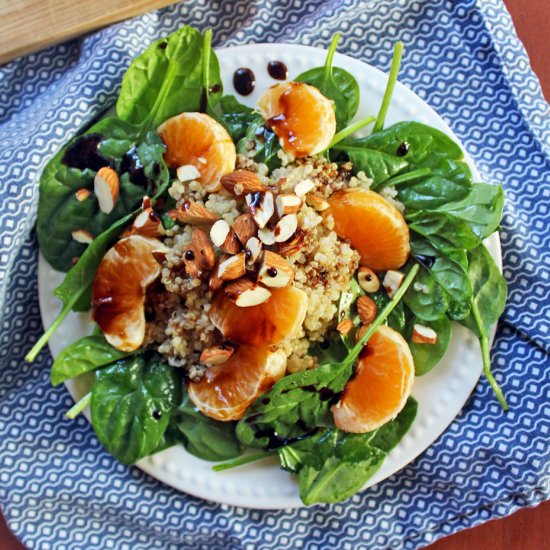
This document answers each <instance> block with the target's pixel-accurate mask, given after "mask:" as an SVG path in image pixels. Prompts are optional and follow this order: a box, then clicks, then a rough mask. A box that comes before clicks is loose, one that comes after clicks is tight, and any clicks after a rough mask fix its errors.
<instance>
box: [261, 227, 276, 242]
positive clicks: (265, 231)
mask: <svg viewBox="0 0 550 550" xmlns="http://www.w3.org/2000/svg"><path fill="white" fill-rule="evenodd" d="M258 239H260V241H262V243H264V244H265V245H266V246H270V245H272V244H275V231H274V229H272V228H271V227H263V228H262V229H259V230H258Z"/></svg>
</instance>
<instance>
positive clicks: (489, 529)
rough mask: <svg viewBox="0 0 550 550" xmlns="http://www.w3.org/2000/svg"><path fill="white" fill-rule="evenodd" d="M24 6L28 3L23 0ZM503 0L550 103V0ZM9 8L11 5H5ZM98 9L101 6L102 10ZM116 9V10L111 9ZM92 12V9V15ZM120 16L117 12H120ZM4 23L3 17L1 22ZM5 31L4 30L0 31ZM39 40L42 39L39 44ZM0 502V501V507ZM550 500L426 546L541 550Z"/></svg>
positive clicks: (549, 522)
mask: <svg viewBox="0 0 550 550" xmlns="http://www.w3.org/2000/svg"><path fill="white" fill-rule="evenodd" d="M23 3H26V4H28V3H29V2H28V1H27V0H25V2H23ZM47 3H48V2H47V0H43V2H41V4H47ZM108 3H109V4H110V5H111V6H112V5H117V6H120V7H121V9H120V10H118V13H119V15H117V16H116V18H115V19H117V20H118V19H121V18H122V17H124V16H128V12H124V11H123V10H122V7H123V8H124V9H128V5H129V4H132V3H133V5H134V12H133V13H137V12H139V11H140V10H142V9H143V6H145V5H151V4H152V3H154V2H150V1H141V0H140V1H137V0H134V1H133V2H132V1H128V0H109V1H108ZM169 3H170V2H169V1H165V2H162V1H160V2H156V4H157V5H160V4H169ZM18 4H19V7H20V6H21V1H18V0H16V1H15V2H7V1H6V0H1V1H0V25H1V26H2V28H3V29H6V27H5V26H4V25H2V18H3V16H5V15H6V13H9V11H10V10H11V11H12V12H13V11H14V8H13V6H15V5H18ZM73 4H74V5H78V6H79V9H80V7H81V6H82V4H89V5H90V6H92V5H93V4H95V6H96V7H97V6H103V8H104V7H105V5H106V4H107V2H106V1H105V0H94V1H93V2H91V1H90V0H86V1H85V2H82V1H81V2H78V1H75V2H74V3H73ZM505 4H506V6H507V8H508V10H509V11H510V13H511V14H512V18H513V20H514V24H515V26H516V30H517V33H518V35H519V37H520V39H521V40H522V41H523V43H524V44H525V47H526V48H527V52H528V53H529V57H530V60H531V65H532V67H533V69H534V70H535V72H536V73H537V75H538V77H539V79H540V81H541V84H542V88H543V91H544V94H545V96H546V99H547V100H549V101H550V41H548V39H547V36H546V34H547V33H548V32H549V31H550V1H549V0H505ZM10 6H11V7H10ZM103 8H102V9H103ZM115 11H117V10H115ZM92 12H93V10H91V13H92ZM120 14H122V15H120ZM91 19H92V20H97V21H98V22H99V24H104V23H105V22H104V21H101V20H99V19H97V18H96V19H94V18H93V17H92V18H91ZM4 21H5V20H4ZM93 26H94V23H93V22H90V21H88V22H87V23H86V26H85V27H80V28H78V29H77V28H76V27H74V29H75V30H74V31H73V32H72V34H73V35H75V34H77V33H78V32H83V31H84V30H90V29H91V28H93ZM2 33H4V30H3V31H2ZM41 44H42V43H41ZM2 55H7V53H6V52H5V51H4V52H2V41H1V38H0V60H1V59H3V57H2ZM1 505H2V503H0V507H1ZM549 541H550V501H549V502H545V503H544V504H541V505H540V506H538V507H536V508H530V509H524V510H520V511H519V512H516V513H515V514H513V515H511V516H509V517H507V518H504V519H500V520H494V521H489V522H487V523H484V524H483V525H480V526H478V527H474V528H473V529H467V530H465V531H461V532H460V533H457V534H455V535H451V536H449V537H446V538H444V539H442V540H439V541H437V542H435V543H434V544H432V545H430V546H429V547H428V549H427V550H484V549H486V548H494V549H495V550H545V549H547V548H549V547H550V543H549ZM0 550H24V548H23V546H22V545H21V544H20V543H19V542H18V541H17V539H16V538H15V537H14V536H13V535H12V534H11V533H10V531H9V530H8V528H7V527H6V524H5V522H4V519H3V517H2V514H1V513H0Z"/></svg>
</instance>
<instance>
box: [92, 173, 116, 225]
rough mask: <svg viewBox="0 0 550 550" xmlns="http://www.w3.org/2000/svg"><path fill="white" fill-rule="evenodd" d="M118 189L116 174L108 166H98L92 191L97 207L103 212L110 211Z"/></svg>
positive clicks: (114, 202)
mask: <svg viewBox="0 0 550 550" xmlns="http://www.w3.org/2000/svg"><path fill="white" fill-rule="evenodd" d="M119 189H120V183H119V181H118V174H117V173H116V172H115V171H114V170H113V169H112V168H110V167H109V166H103V168H100V169H99V171H98V172H97V174H96V175H95V178H94V193H95V196H96V197H97V202H98V204H99V209H100V210H101V211H102V212H105V214H109V213H110V212H112V210H113V208H114V207H115V204H116V201H117V200H118V193H119Z"/></svg>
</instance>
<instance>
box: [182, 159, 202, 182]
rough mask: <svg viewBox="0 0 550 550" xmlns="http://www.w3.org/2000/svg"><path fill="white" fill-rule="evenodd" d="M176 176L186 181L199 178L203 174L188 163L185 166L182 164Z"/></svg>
mask: <svg viewBox="0 0 550 550" xmlns="http://www.w3.org/2000/svg"><path fill="white" fill-rule="evenodd" d="M176 176H177V177H178V180H179V181H181V182H182V183H183V182H185V181H193V180H198V179H199V178H200V177H201V174H200V172H199V171H198V170H197V169H196V168H195V167H194V166H193V165H192V164H186V165H185V166H180V167H179V168H178V169H177V170H176Z"/></svg>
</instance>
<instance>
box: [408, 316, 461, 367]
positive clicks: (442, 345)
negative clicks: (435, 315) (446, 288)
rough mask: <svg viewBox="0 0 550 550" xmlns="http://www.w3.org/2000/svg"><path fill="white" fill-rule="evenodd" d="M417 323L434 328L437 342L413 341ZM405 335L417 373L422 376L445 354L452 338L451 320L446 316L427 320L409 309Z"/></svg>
mask: <svg viewBox="0 0 550 550" xmlns="http://www.w3.org/2000/svg"><path fill="white" fill-rule="evenodd" d="M416 323H418V324H420V325H423V326H426V327H429V328H432V329H433V330H434V331H435V332H436V334H437V342H436V343H435V344H416V343H414V342H412V341H411V336H412V331H413V327H414V325H415V324H416ZM404 336H405V339H406V340H407V343H408V344H409V348H410V350H411V353H412V356H413V360H414V370H415V374H416V376H422V375H423V374H426V373H428V372H430V371H431V370H432V369H433V368H434V367H435V366H436V365H437V364H438V363H439V361H441V359H442V358H443V356H444V355H445V351H446V350H447V347H448V346H449V341H450V339H451V322H450V321H449V319H448V318H447V317H446V316H443V317H441V318H440V319H435V320H434V321H425V320H424V319H418V318H417V317H415V316H414V314H413V313H412V312H410V311H407V326H406V328H405V332H404Z"/></svg>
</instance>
